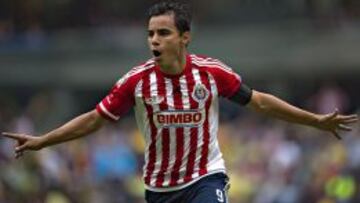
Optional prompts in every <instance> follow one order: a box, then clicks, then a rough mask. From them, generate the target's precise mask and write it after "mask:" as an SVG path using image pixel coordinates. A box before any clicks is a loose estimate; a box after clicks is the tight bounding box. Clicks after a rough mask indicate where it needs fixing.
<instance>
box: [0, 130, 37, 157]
mask: <svg viewBox="0 0 360 203" xmlns="http://www.w3.org/2000/svg"><path fill="white" fill-rule="evenodd" d="M2 135H3V136H5V137H8V138H11V139H14V140H16V141H17V145H16V146H15V158H19V157H21V156H22V155H23V154H24V151H26V150H40V149H41V148H42V147H43V146H42V142H43V139H42V137H35V136H31V135H26V134H21V133H10V132H3V133H2Z"/></svg>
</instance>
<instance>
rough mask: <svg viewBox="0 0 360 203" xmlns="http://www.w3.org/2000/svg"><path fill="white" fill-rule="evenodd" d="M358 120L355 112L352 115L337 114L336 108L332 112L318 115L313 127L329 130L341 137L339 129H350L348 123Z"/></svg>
mask: <svg viewBox="0 0 360 203" xmlns="http://www.w3.org/2000/svg"><path fill="white" fill-rule="evenodd" d="M357 121H358V116H357V115H356V114H352V115H339V112H338V110H337V109H335V111H334V112H332V113H329V114H325V115H319V118H318V121H317V123H316V125H315V127H317V128H319V129H321V130H325V131H330V132H331V133H332V134H333V135H334V136H335V137H337V138H338V139H341V137H340V135H339V131H351V130H352V128H351V126H349V124H352V123H355V122H357Z"/></svg>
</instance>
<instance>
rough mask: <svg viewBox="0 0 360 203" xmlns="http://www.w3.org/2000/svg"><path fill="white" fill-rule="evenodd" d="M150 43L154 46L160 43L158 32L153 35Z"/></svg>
mask: <svg viewBox="0 0 360 203" xmlns="http://www.w3.org/2000/svg"><path fill="white" fill-rule="evenodd" d="M150 43H151V45H153V46H159V45H160V40H159V36H158V35H157V34H154V35H153V36H151V38H150Z"/></svg>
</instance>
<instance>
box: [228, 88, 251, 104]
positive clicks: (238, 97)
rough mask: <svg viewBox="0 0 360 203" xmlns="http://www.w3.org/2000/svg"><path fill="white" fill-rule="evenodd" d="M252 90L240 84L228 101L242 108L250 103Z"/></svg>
mask: <svg viewBox="0 0 360 203" xmlns="http://www.w3.org/2000/svg"><path fill="white" fill-rule="evenodd" d="M252 95H253V90H252V89H251V88H250V87H248V86H247V85H245V84H241V86H240V88H239V89H238V90H237V91H236V92H235V93H234V95H233V96H231V97H230V98H229V99H230V100H231V101H233V102H235V103H237V104H241V105H243V106H245V105H247V104H248V103H249V102H250V101H251V97H252Z"/></svg>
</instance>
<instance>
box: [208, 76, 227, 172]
mask: <svg viewBox="0 0 360 203" xmlns="http://www.w3.org/2000/svg"><path fill="white" fill-rule="evenodd" d="M208 77H209V81H210V87H211V93H212V95H213V97H212V102H211V106H210V109H209V129H210V143H209V144H210V146H209V160H208V161H209V162H208V171H213V170H219V169H223V170H225V164H224V160H223V158H222V153H221V151H220V147H219V142H218V139H217V132H218V126H219V117H218V115H219V99H218V96H217V95H218V91H217V87H216V84H215V79H214V78H213V77H212V75H211V74H209V75H208Z"/></svg>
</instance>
